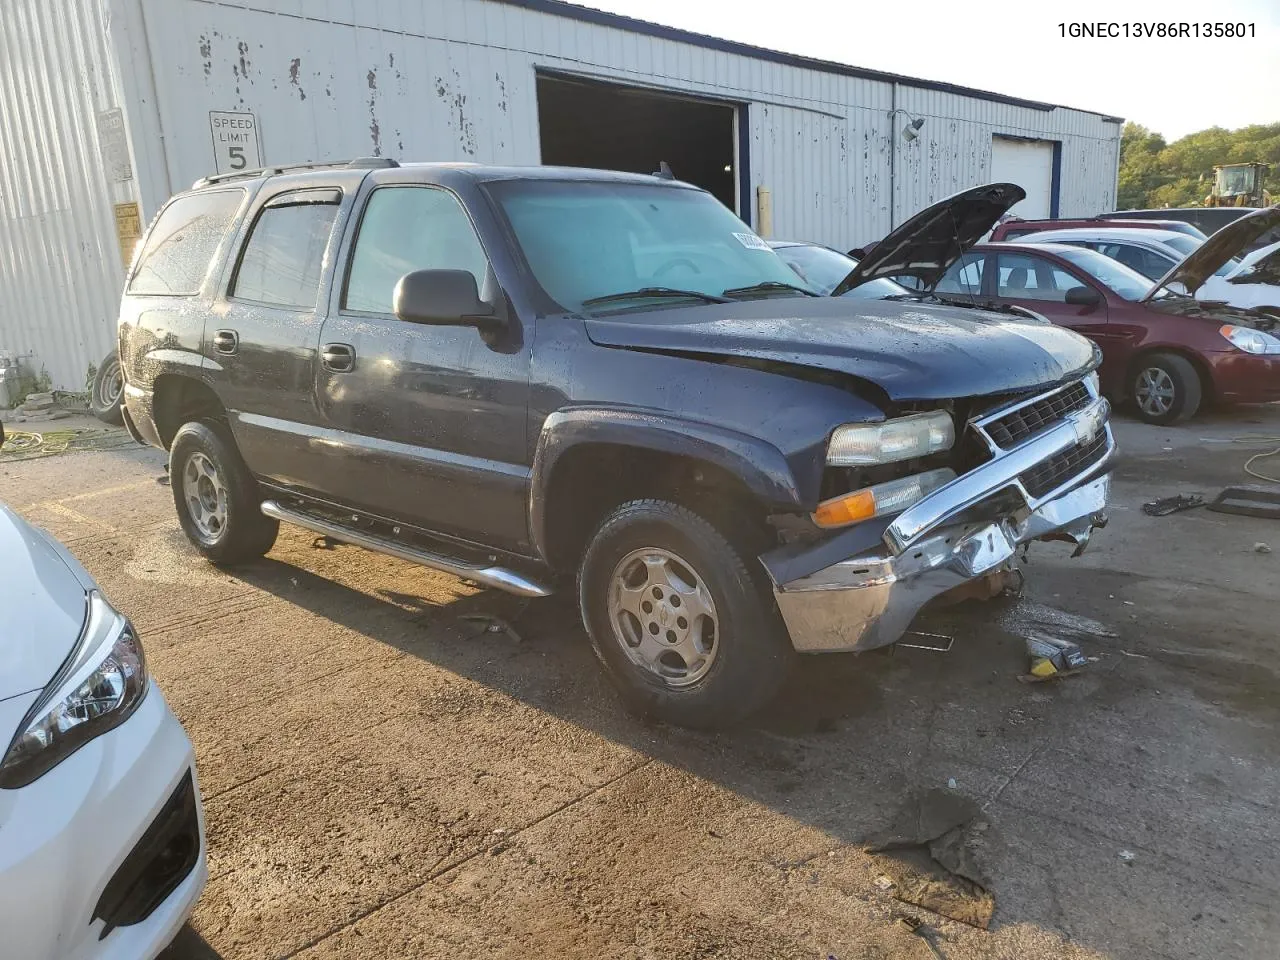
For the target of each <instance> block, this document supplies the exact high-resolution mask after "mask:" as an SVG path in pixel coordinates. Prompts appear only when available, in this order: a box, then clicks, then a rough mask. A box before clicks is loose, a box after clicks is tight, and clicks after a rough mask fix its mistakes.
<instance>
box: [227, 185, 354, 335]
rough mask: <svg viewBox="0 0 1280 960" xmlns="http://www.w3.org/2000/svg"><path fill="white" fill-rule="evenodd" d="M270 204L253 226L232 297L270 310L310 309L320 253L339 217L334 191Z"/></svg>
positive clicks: (313, 303)
mask: <svg viewBox="0 0 1280 960" xmlns="http://www.w3.org/2000/svg"><path fill="white" fill-rule="evenodd" d="M311 193H312V195H308V194H307V193H299V194H295V195H290V196H289V197H288V198H286V199H284V201H283V202H281V200H279V199H273V200H272V201H271V202H270V203H269V204H268V205H267V207H266V208H265V209H263V211H262V213H261V214H260V215H259V217H258V220H257V222H256V223H255V224H254V225H253V232H252V233H250V234H249V239H248V241H247V242H246V243H245V246H244V253H243V254H242V255H241V257H240V266H239V267H238V268H237V269H236V276H235V281H234V283H233V284H232V289H231V296H233V297H236V298H237V299H240V300H254V301H257V302H258V303H268V304H272V305H273V306H280V307H293V308H296V309H299V310H314V309H315V306H316V296H317V294H318V293H319V291H320V271H321V268H322V267H323V266H324V251H325V247H326V246H328V244H329V234H331V233H332V232H333V221H334V218H335V217H336V216H337V214H338V204H337V202H336V201H334V202H329V198H330V197H331V196H335V194H334V191H329V190H325V191H312V192H311Z"/></svg>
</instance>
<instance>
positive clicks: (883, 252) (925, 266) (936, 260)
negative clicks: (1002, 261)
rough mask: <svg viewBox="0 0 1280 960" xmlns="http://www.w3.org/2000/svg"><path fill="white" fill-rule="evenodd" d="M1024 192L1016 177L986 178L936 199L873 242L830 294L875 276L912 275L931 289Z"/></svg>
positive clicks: (855, 285) (850, 288) (842, 290)
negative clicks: (987, 180)
mask: <svg viewBox="0 0 1280 960" xmlns="http://www.w3.org/2000/svg"><path fill="white" fill-rule="evenodd" d="M1026 195H1027V192H1026V191H1025V190H1023V189H1022V188H1021V187H1020V186H1018V185H1017V184H1016V183H988V184H985V185H984V186H981V187H972V188H970V189H968V190H963V191H961V192H960V193H957V194H955V195H954V196H951V197H947V199H945V200H939V201H938V202H937V203H935V204H934V205H933V206H931V207H926V208H925V209H924V210H921V211H920V212H919V213H917V214H916V215H915V216H914V217H912V218H911V219H910V220H908V221H907V222H906V223H904V224H902V225H901V226H900V227H898V229H897V230H894V231H893V232H892V233H890V234H889V235H888V236H887V237H885V238H884V239H883V240H881V241H880V242H879V243H877V244H876V245H875V247H874V248H873V249H872V250H871V252H870V253H869V254H868V255H867V256H866V257H865V258H864V259H863V260H861V261H860V262H859V263H858V265H857V266H856V267H854V268H853V270H851V271H850V272H849V275H848V276H847V277H845V278H844V279H843V280H841V281H840V283H839V284H838V285H837V286H836V288H835V289H834V290H832V291H831V296H833V297H838V296H840V295H841V294H843V293H848V292H849V291H850V290H852V289H853V288H854V287H858V286H861V285H862V284H864V283H866V282H867V281H868V280H874V279H876V278H877V277H889V278H893V277H914V278H915V279H917V280H919V281H920V283H921V284H923V288H924V289H925V290H932V289H933V288H934V286H936V285H937V283H938V281H939V280H941V279H942V275H943V274H944V273H946V272H947V269H948V268H949V267H950V266H951V265H952V264H953V263H955V262H956V261H957V260H959V259H960V256H961V254H963V253H964V252H965V251H966V250H968V249H969V248H970V247H971V246H973V245H974V244H975V243H977V242H978V241H979V240H980V239H982V237H983V236H984V235H985V234H987V233H988V232H989V231H990V230H991V228H992V227H994V226H995V224H996V221H997V220H999V219H1000V218H1001V217H1003V216H1004V215H1005V214H1006V213H1008V211H1009V208H1010V207H1012V206H1013V205H1014V204H1015V203H1017V202H1018V201H1019V200H1022V199H1023V198H1024V197H1026Z"/></svg>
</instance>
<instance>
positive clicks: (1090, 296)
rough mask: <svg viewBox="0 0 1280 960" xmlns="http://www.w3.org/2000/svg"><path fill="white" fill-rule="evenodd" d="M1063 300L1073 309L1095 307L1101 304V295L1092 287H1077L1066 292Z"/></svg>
mask: <svg viewBox="0 0 1280 960" xmlns="http://www.w3.org/2000/svg"><path fill="white" fill-rule="evenodd" d="M1065 299H1066V301H1067V303H1069V304H1070V305H1071V306H1073V307H1096V306H1097V305H1098V304H1100V303H1101V302H1102V294H1100V293H1099V292H1098V291H1097V290H1095V289H1093V287H1086V286H1079V287H1072V288H1071V289H1070V290H1068V291H1067V295H1066V297H1065Z"/></svg>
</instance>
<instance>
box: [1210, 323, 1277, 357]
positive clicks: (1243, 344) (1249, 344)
mask: <svg viewBox="0 0 1280 960" xmlns="http://www.w3.org/2000/svg"><path fill="white" fill-rule="evenodd" d="M1218 332H1219V333H1220V334H1222V335H1223V336H1224V337H1226V338H1227V339H1228V340H1230V341H1231V342H1232V343H1233V344H1235V345H1236V346H1237V347H1239V348H1240V349H1241V350H1243V351H1244V352H1245V353H1280V339H1277V338H1276V337H1273V336H1272V335H1271V334H1269V333H1263V332H1262V331H1261V330H1253V329H1251V328H1249V327H1237V326H1234V325H1232V324H1230V323H1226V324H1223V325H1222V326H1221V327H1219V328H1218Z"/></svg>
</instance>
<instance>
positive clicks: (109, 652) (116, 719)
mask: <svg viewBox="0 0 1280 960" xmlns="http://www.w3.org/2000/svg"><path fill="white" fill-rule="evenodd" d="M146 692H147V668H146V662H145V661H144V659H143V656H142V644H140V643H139V642H138V638H137V637H136V636H134V633H133V628H132V627H131V626H130V625H129V622H128V621H127V620H126V619H125V618H124V617H123V616H122V615H121V614H119V613H117V612H116V611H115V610H114V609H113V608H112V607H111V605H110V604H109V603H107V601H106V600H104V599H103V598H102V596H101V595H100V594H98V593H97V592H93V593H90V594H89V614H88V617H87V618H86V620H85V626H84V632H83V634H82V635H81V638H80V644H79V646H78V647H77V648H76V649H75V650H74V651H73V652H72V654H71V656H70V657H69V658H68V660H67V662H66V663H65V664H63V667H62V669H61V670H59V671H58V675H57V676H56V677H54V678H53V681H52V682H51V683H50V684H49V686H48V687H46V688H45V691H44V693H43V694H42V695H41V697H40V699H39V700H37V701H36V702H35V704H34V705H33V706H32V708H31V710H30V711H29V712H28V713H27V715H26V717H24V718H23V721H22V725H21V726H20V727H19V728H18V734H17V736H15V737H14V738H13V742H12V743H10V744H9V749H8V750H7V751H6V752H5V754H4V758H3V759H0V788H8V789H14V788H16V787H25V786H26V785H27V784H29V783H31V782H32V781H33V780H35V779H37V778H39V777H41V776H43V775H44V774H45V773H47V772H48V771H49V770H51V769H53V768H54V767H56V766H57V765H58V764H59V763H61V762H62V761H63V760H65V759H67V757H69V756H71V754H73V753H75V752H76V751H77V750H79V749H80V748H81V747H82V746H84V745H85V744H86V743H88V742H89V741H90V740H92V739H93V738H94V737H97V736H100V735H101V734H103V733H106V732H107V731H108V730H111V729H112V728H114V727H117V726H119V725H120V724H121V723H123V722H124V721H125V720H127V719H128V718H129V717H130V715H132V713H133V711H134V710H136V709H137V707H138V704H139V703H141V702H142V698H143V697H144V696H145V695H146Z"/></svg>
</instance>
